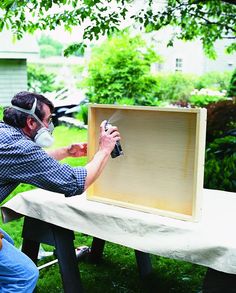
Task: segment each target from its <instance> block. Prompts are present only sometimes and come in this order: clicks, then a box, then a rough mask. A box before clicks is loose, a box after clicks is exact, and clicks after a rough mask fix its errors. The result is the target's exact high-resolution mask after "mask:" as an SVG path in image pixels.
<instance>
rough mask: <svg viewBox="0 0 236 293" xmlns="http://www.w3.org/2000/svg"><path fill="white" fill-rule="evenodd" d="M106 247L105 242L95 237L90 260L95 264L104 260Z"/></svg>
mask: <svg viewBox="0 0 236 293" xmlns="http://www.w3.org/2000/svg"><path fill="white" fill-rule="evenodd" d="M104 246H105V240H103V239H99V238H96V237H93V242H92V246H91V253H90V256H89V260H90V261H91V262H93V263H98V262H99V261H100V260H101V259H102V254H103V250H104Z"/></svg>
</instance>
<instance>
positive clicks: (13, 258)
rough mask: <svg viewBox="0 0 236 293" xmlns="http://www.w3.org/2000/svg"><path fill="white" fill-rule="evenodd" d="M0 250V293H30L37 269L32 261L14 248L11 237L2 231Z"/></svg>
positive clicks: (33, 285) (36, 278) (34, 283)
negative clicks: (0, 246) (0, 247)
mask: <svg viewBox="0 0 236 293" xmlns="http://www.w3.org/2000/svg"><path fill="white" fill-rule="evenodd" d="M0 232H2V233H3V235H4V238H3V239H2V249H1V250H0V293H13V292H15V293H23V292H24V293H31V292H33V290H34V288H35V286H36V283H37V280H38V275H39V272H38V269H37V267H36V265H35V264H34V263H33V261H32V260H31V259H30V258H29V257H28V256H26V255H25V254H24V253H23V252H21V251H20V250H19V249H17V248H16V247H15V246H14V242H13V240H12V239H11V237H10V236H9V235H8V234H7V233H6V232H5V231H3V230H1V229H0Z"/></svg>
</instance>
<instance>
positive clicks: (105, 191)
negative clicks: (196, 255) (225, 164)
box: [88, 105, 206, 220]
mask: <svg viewBox="0 0 236 293" xmlns="http://www.w3.org/2000/svg"><path fill="white" fill-rule="evenodd" d="M110 117H113V118H114V119H113V120H114V121H112V119H111V123H112V124H114V125H117V126H118V127H119V131H120V133H121V136H122V140H121V145H122V148H123V151H124V156H121V157H118V158H115V159H110V160H109V163H108V165H107V166H106V168H105V170H104V172H103V173H102V175H101V176H100V177H99V179H98V180H97V181H96V182H95V183H94V184H93V186H92V187H91V188H90V189H89V190H88V198H89V199H93V200H99V201H105V202H108V203H112V204H118V205H122V206H126V207H129V208H135V209H141V210H144V211H148V212H154V213H160V214H163V215H167V216H173V217H177V218H182V219H190V220H191V219H193V220H195V219H197V216H198V214H199V210H200V208H201V206H200V205H201V202H200V201H199V198H198V197H200V196H201V190H202V182H203V160H204V142H205V136H204V134H205V120H206V112H205V110H203V109H201V110H200V109H171V108H170V109H165V108H156V107H121V106H120V107H119V106H117V107H116V106H106V105H96V106H95V105H93V106H92V105H91V106H90V110H89V158H90V159H91V158H92V157H93V155H94V153H95V152H96V150H97V148H98V145H97V144H98V136H99V125H100V123H101V121H103V120H105V119H109V118H110ZM199 152H201V154H200V155H199ZM202 153H203V154H202Z"/></svg>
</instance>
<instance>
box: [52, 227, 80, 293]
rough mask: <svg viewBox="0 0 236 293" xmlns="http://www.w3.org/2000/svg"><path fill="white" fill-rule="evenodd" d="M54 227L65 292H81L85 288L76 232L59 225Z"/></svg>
mask: <svg viewBox="0 0 236 293" xmlns="http://www.w3.org/2000/svg"><path fill="white" fill-rule="evenodd" d="M52 229H53V233H54V239H55V247H56V255H57V258H58V263H59V267H60V272H61V277H62V282H63V287H64V292H65V293H81V292H83V288H82V283H81V278H80V271H79V269H78V262H77V259H76V254H75V249H74V241H73V240H74V233H73V232H72V231H70V230H67V229H63V228H61V227H58V226H54V227H53V228H52Z"/></svg>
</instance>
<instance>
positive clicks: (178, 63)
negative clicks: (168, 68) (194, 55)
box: [175, 58, 183, 71]
mask: <svg viewBox="0 0 236 293" xmlns="http://www.w3.org/2000/svg"><path fill="white" fill-rule="evenodd" d="M182 69H183V59H182V58H176V59H175V71H182Z"/></svg>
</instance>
